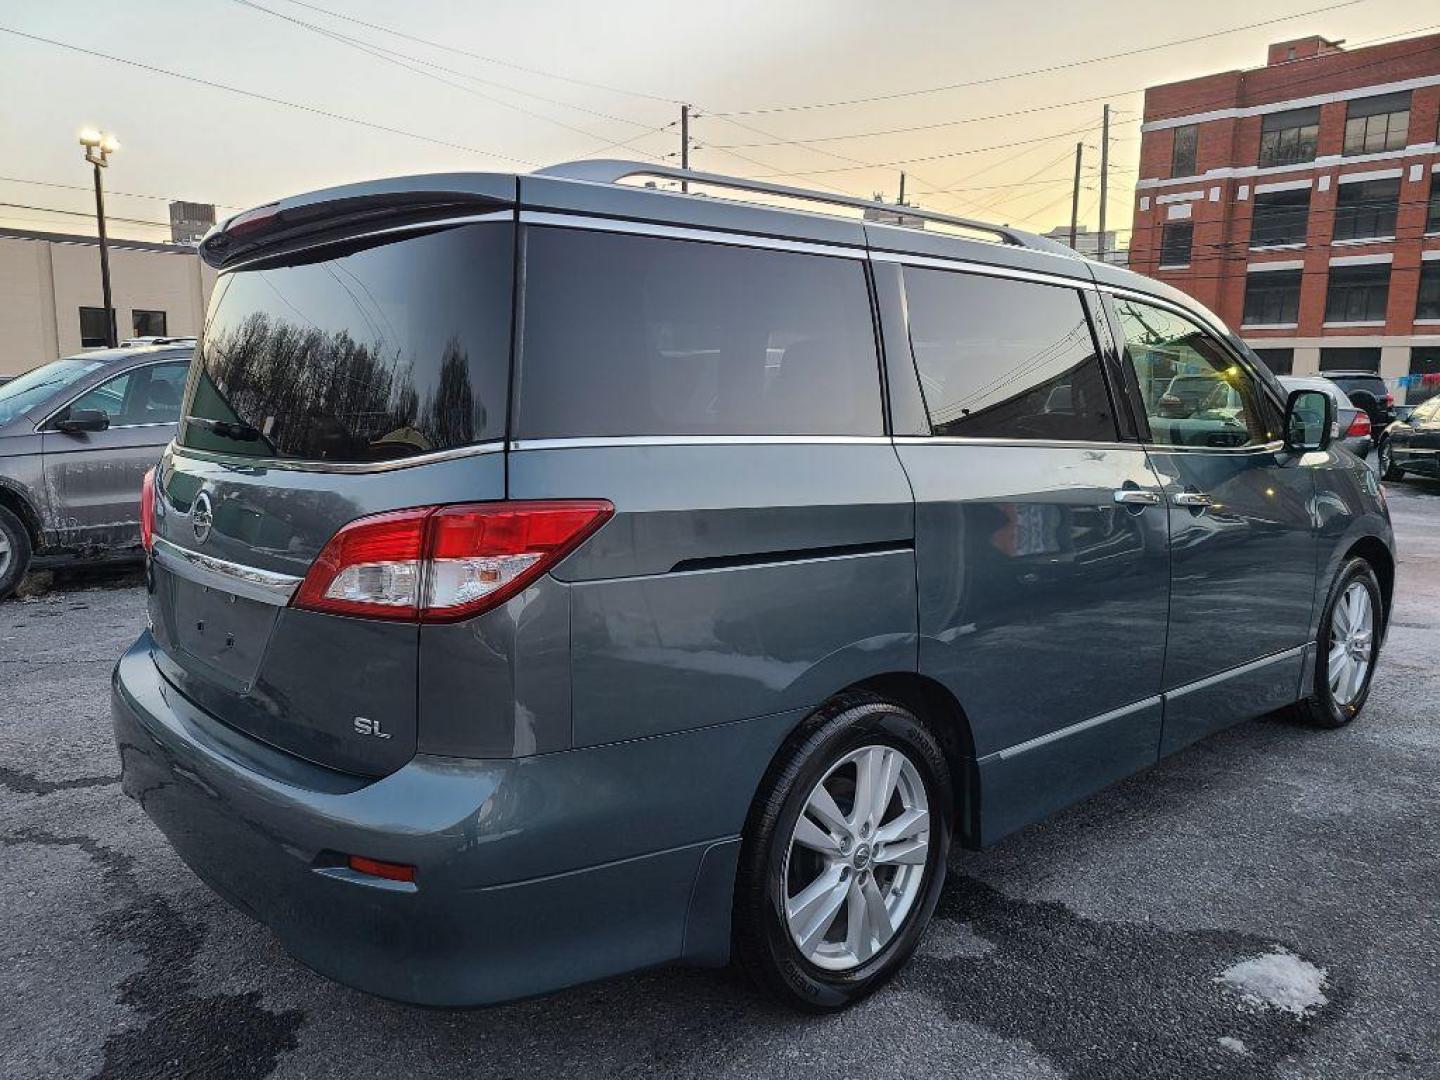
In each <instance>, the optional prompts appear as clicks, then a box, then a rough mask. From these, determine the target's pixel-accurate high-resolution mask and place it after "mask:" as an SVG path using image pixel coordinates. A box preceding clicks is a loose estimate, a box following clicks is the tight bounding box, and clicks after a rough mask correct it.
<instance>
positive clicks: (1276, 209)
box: [1250, 187, 1310, 247]
mask: <svg viewBox="0 0 1440 1080" xmlns="http://www.w3.org/2000/svg"><path fill="white" fill-rule="evenodd" d="M1254 206H1255V209H1254V211H1253V216H1252V217H1251V219H1250V246H1251V247H1274V246H1276V245H1279V244H1303V243H1304V242H1305V229H1306V226H1307V224H1308V223H1309V219H1310V189H1309V188H1308V187H1307V188H1299V189H1295V190H1291V191H1261V192H1258V193H1257V194H1256V195H1255V202H1254Z"/></svg>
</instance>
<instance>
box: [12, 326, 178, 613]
mask: <svg viewBox="0 0 1440 1080" xmlns="http://www.w3.org/2000/svg"><path fill="white" fill-rule="evenodd" d="M193 352H194V345H193V343H189V342H185V343H180V344H167V345H146V346H143V347H139V348H121V349H108V350H101V351H97V352H88V353H82V354H80V355H79V356H70V357H65V358H63V359H60V360H55V361H53V362H51V363H49V364H45V365H43V366H41V367H38V368H34V369H33V370H31V371H27V372H26V373H25V374H23V375H19V376H16V377H15V378H14V379H11V380H10V381H8V382H6V383H5V384H4V385H3V386H0V599H4V598H5V597H6V596H9V595H10V594H11V593H12V592H14V590H15V587H16V586H17V585H19V583H20V579H21V578H23V577H24V576H25V572H26V571H27V570H28V569H30V568H31V566H36V565H46V564H53V563H57V562H63V561H81V560H84V561H94V560H102V559H113V558H117V557H118V558H126V557H138V556H139V555H140V554H141V551H140V521H139V519H140V481H141V479H142V477H143V476H144V474H145V470H146V469H148V468H149V467H150V466H151V465H153V464H154V463H155V461H156V459H157V458H159V456H160V451H161V449H162V448H163V447H164V446H165V444H166V443H168V442H169V441H170V440H171V439H172V438H173V437H174V435H175V426H176V424H177V422H178V421H179V419H180V401H181V399H182V398H183V396H184V390H185V379H186V376H187V375H188V373H189V370H190V357H191V355H192V354H193Z"/></svg>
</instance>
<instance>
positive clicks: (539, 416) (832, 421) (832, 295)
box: [516, 228, 884, 439]
mask: <svg viewBox="0 0 1440 1080" xmlns="http://www.w3.org/2000/svg"><path fill="white" fill-rule="evenodd" d="M525 245H526V246H525V256H524V259H525V296H524V303H523V310H524V320H523V330H522V336H521V345H520V374H519V380H518V413H517V420H516V436H517V437H519V438H531V439H537V438H565V437H584V436H598V437H607V436H644V435H798V436H803V435H880V434H883V432H884V419H883V410H882V405H881V398H880V374H879V362H878V358H877V354H876V347H875V334H874V325H873V321H872V318H871V313H870V299H869V290H868V288H867V285H866V280H865V267H864V263H863V262H862V261H861V260H859V259H847V258H842V257H830V256H821V255H809V254H799V253H793V252H785V251H771V250H767V249H758V248H744V247H738V246H736V247H732V246H727V245H724V244H712V243H701V242H695V241H686V240H671V239H662V238H657V237H648V236H631V235H623V234H615V233H603V232H589V231H584V230H578V229H563V228H532V229H530V230H528V232H527V235H526V240H525Z"/></svg>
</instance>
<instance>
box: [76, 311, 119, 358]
mask: <svg viewBox="0 0 1440 1080" xmlns="http://www.w3.org/2000/svg"><path fill="white" fill-rule="evenodd" d="M107 321H108V322H109V323H110V324H111V326H112V327H113V326H114V322H115V311H114V309H113V308H112V309H111V311H110V318H109V319H108V320H107V319H106V318H105V309H104V308H100V307H82V308H81V309H80V347H81V348H82V349H103V348H105V347H106V346H107V345H109V344H110V338H109V336H108V335H109V330H107V329H106V325H105V324H106V322H107Z"/></svg>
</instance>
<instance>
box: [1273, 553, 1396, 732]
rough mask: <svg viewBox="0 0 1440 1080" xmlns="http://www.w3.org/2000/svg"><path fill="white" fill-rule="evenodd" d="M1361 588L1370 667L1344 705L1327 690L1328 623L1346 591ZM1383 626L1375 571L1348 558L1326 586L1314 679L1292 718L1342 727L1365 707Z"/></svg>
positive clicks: (1378, 583)
mask: <svg viewBox="0 0 1440 1080" xmlns="http://www.w3.org/2000/svg"><path fill="white" fill-rule="evenodd" d="M1357 581H1358V582H1360V583H1361V584H1362V585H1364V587H1365V589H1366V591H1367V592H1369V594H1370V604H1371V610H1372V611H1373V612H1374V627H1375V629H1374V633H1373V638H1372V641H1371V647H1370V668H1369V670H1368V671H1367V672H1366V673H1365V681H1364V683H1363V684H1362V685H1361V687H1360V692H1359V693H1358V695H1356V696H1355V697H1354V698H1353V699H1352V700H1350V701H1349V702H1348V703H1347V704H1344V705H1342V704H1340V703H1339V702H1338V701H1336V700H1335V695H1334V694H1333V693H1331V691H1330V661H1329V658H1330V645H1331V640H1330V638H1331V632H1332V631H1331V621H1332V618H1333V616H1334V613H1335V606H1336V604H1338V603H1339V602H1340V598H1341V597H1342V596H1344V595H1345V592H1346V590H1348V589H1349V588H1350V586H1351V585H1352V584H1353V583H1355V582H1357ZM1384 625H1385V609H1384V599H1383V597H1382V595H1381V592H1380V582H1379V579H1377V578H1376V577H1375V570H1374V568H1373V567H1371V565H1370V564H1369V563H1368V562H1366V561H1365V560H1364V559H1351V560H1350V561H1349V562H1347V563H1346V564H1345V565H1344V566H1342V567H1341V568H1340V573H1338V574H1337V575H1336V576H1335V582H1334V584H1332V585H1331V586H1330V595H1329V596H1328V597H1326V600H1325V610H1324V611H1323V612H1322V613H1321V616H1320V632H1319V634H1317V635H1316V638H1317V640H1316V649H1315V679H1314V682H1313V683H1312V684H1311V686H1310V693H1309V695H1308V696H1306V697H1304V698H1302V699H1301V700H1300V701H1298V702H1296V704H1295V706H1294V709H1293V714H1294V716H1295V718H1296V719H1298V720H1300V721H1302V722H1304V723H1307V724H1311V725H1313V726H1315V727H1321V728H1339V727H1344V726H1345V725H1346V724H1348V723H1350V721H1352V720H1354V719H1355V717H1357V716H1359V715H1360V710H1361V709H1363V708H1364V707H1365V700H1366V699H1367V698H1368V697H1369V696H1370V685H1371V683H1372V682H1373V681H1374V679H1375V666H1376V664H1377V663H1378V662H1379V660H1380V644H1381V628H1382V627H1383V626H1384Z"/></svg>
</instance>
